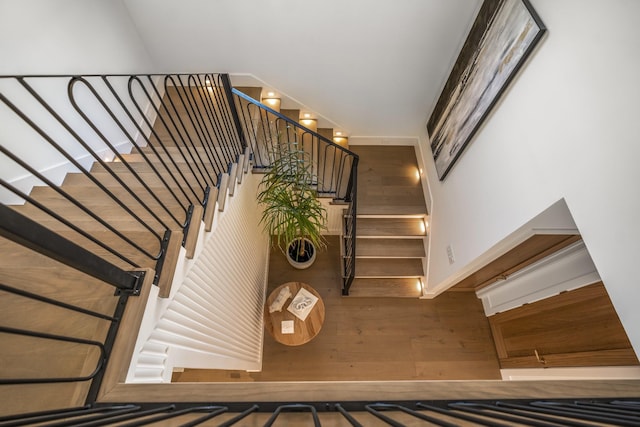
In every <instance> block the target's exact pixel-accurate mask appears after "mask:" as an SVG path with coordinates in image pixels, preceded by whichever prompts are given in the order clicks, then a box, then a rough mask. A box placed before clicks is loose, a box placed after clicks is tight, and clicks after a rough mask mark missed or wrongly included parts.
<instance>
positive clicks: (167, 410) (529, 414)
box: [0, 400, 640, 427]
mask: <svg viewBox="0 0 640 427" xmlns="http://www.w3.org/2000/svg"><path fill="white" fill-rule="evenodd" d="M545 406H553V407H556V408H557V409H556V410H554V411H553V413H552V414H551V415H548V414H550V413H549V412H548V411H545V410H541V409H540V408H541V407H545ZM514 408H515V409H514ZM291 412H299V413H300V412H302V413H304V412H306V413H308V417H306V421H303V419H304V418H303V417H299V416H296V418H295V421H294V422H295V423H296V425H302V424H300V423H302V422H304V425H314V426H321V425H322V421H323V415H324V414H340V415H342V417H343V418H344V420H345V421H346V422H347V423H348V424H349V425H352V426H356V427H361V426H365V425H367V424H370V423H371V422H372V419H371V417H375V418H377V419H378V420H380V421H382V422H384V423H385V424H387V425H390V426H394V427H403V426H405V425H407V424H410V425H418V424H417V423H425V425H438V426H445V427H455V426H458V425H461V424H463V423H464V425H481V426H495V427H501V426H508V425H522V426H540V427H542V426H548V427H554V426H583V427H588V426H591V425H594V423H596V424H597V425H601V426H637V425H639V424H640V402H638V401H637V400H600V401H597V400H588V401H580V400H578V401H574V400H572V401H569V400H563V401H557V400H556V401H551V400H548V401H531V400H503V401H480V400H476V401H429V402H421V401H403V402H310V403H278V402H269V403H257V404H251V405H250V406H247V405H246V404H230V403H224V404H215V403H206V404H203V403H188V404H184V403H173V404H167V403H155V404H148V403H147V404H144V403H135V404H109V405H101V406H98V407H91V406H86V407H79V408H69V409H65V410H59V411H45V412H38V413H32V414H22V415H14V416H6V417H0V427H9V426H18V425H31V424H37V423H43V422H49V423H54V422H62V420H64V422H65V424H64V425H74V426H84V425H87V426H89V425H111V424H115V423H122V424H118V425H127V426H134V425H136V426H141V425H151V424H154V423H159V422H167V423H171V425H181V426H197V425H201V424H204V423H206V422H208V421H210V420H213V421H217V422H218V423H217V424H216V425H219V426H225V427H226V426H233V425H243V424H247V422H249V423H251V424H252V425H253V424H254V423H256V422H257V421H256V419H252V416H254V415H255V414H259V413H262V414H271V415H270V417H269V419H268V420H267V421H266V423H265V424H264V425H265V426H270V425H273V423H274V422H275V421H276V419H278V417H282V418H286V417H287V414H288V413H291ZM225 415H226V417H225V418H226V419H225V421H222V417H223V416H225ZM230 415H232V416H233V415H234V416H233V417H232V418H229V416H230ZM217 417H221V418H220V419H217ZM289 420H293V419H292V418H289ZM220 421H222V422H221V423H220ZM283 421H284V422H287V419H284V420H283ZM335 422H336V419H335V417H332V418H331V422H330V423H329V424H331V425H334V424H335ZM54 425H57V424H54ZM207 425H209V424H207Z"/></svg>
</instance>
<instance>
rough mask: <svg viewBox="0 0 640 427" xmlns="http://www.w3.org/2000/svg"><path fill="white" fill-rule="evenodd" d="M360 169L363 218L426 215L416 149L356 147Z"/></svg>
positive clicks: (360, 204)
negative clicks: (371, 216) (365, 216)
mask: <svg viewBox="0 0 640 427" xmlns="http://www.w3.org/2000/svg"><path fill="white" fill-rule="evenodd" d="M349 149H350V150H352V151H353V152H355V153H356V154H358V155H359V156H360V163H359V165H358V214H359V215H371V214H375V215H381V214H383V215H424V214H426V213H427V208H426V207H425V202H424V193H423V191H422V184H421V183H420V179H419V175H416V173H417V172H418V162H417V160H416V154H415V149H414V147H412V146H389V145H352V146H350V147H349Z"/></svg>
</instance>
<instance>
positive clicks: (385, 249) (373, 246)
mask: <svg viewBox="0 0 640 427" xmlns="http://www.w3.org/2000/svg"><path fill="white" fill-rule="evenodd" d="M424 256H425V252H424V243H423V241H422V239H375V238H372V239H358V241H357V242H356V257H358V258H360V257H372V258H421V257H424Z"/></svg>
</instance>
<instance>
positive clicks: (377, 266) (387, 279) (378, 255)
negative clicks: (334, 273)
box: [349, 145, 427, 298]
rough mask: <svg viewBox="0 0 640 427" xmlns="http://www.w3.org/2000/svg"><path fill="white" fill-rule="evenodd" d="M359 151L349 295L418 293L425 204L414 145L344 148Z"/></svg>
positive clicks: (422, 249)
mask: <svg viewBox="0 0 640 427" xmlns="http://www.w3.org/2000/svg"><path fill="white" fill-rule="evenodd" d="M350 149H351V150H352V151H354V152H355V153H356V154H358V156H360V167H359V169H358V214H357V225H356V236H357V244H356V271H355V279H354V281H353V284H352V286H351V290H350V293H349V295H351V296H356V297H406V298H417V297H420V296H421V295H422V281H423V280H424V267H423V266H424V264H425V256H426V254H425V238H426V235H427V233H426V230H427V209H426V205H425V202H424V194H423V191H422V184H421V179H420V178H421V177H420V171H419V169H418V165H417V160H416V156H415V150H414V148H413V147H409V146H359V145H355V146H354V145H352V146H351V147H350Z"/></svg>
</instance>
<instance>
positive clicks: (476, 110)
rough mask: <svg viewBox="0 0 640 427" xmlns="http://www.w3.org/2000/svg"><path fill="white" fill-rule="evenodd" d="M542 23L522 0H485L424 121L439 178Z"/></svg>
mask: <svg viewBox="0 0 640 427" xmlns="http://www.w3.org/2000/svg"><path fill="white" fill-rule="evenodd" d="M545 31H546V28H545V26H544V24H543V23H542V21H541V20H540V18H539V17H538V15H537V14H536V12H535V11H534V10H533V8H532V7H531V5H530V4H529V2H528V1H527V0H485V1H484V3H483V4H482V6H481V7H480V11H479V12H478V16H477V17H476V19H475V21H474V23H473V26H472V28H471V31H470V32H469V35H468V36H467V39H466V40H465V43H464V45H463V47H462V50H461V51H460V54H459V55H458V59H457V60H456V62H455V64H454V66H453V69H452V71H451V74H450V75H449V78H448V79H447V82H446V84H445V86H444V89H443V90H442V93H441V94H440V97H439V98H438V101H437V103H436V106H435V108H434V110H433V113H432V114H431V117H430V118H429V121H428V122H427V130H428V131H429V137H430V142H431V151H432V153H433V158H434V161H435V164H436V170H437V172H438V178H439V179H440V180H441V181H442V180H443V179H444V178H445V177H446V176H447V174H448V173H449V171H450V170H451V168H452V166H453V165H454V163H455V162H456V160H457V159H458V158H459V157H460V155H461V154H462V151H463V150H464V149H465V147H466V146H467V145H469V143H470V142H471V140H472V139H473V136H474V134H475V133H476V131H477V130H478V128H479V127H480V125H481V124H482V122H483V121H484V119H485V118H486V117H487V115H488V114H489V112H490V111H491V109H492V107H493V106H494V105H495V104H496V102H497V101H498V99H500V96H501V94H502V93H503V92H504V90H505V89H506V88H507V86H508V85H509V83H510V82H511V80H513V78H514V76H515V75H516V74H517V72H518V70H519V69H520V68H521V67H522V65H523V64H524V62H525V60H526V59H527V57H528V56H529V54H530V53H531V51H532V50H533V48H534V47H535V45H536V44H537V42H538V41H539V40H540V38H541V37H542V35H543V34H544V32H545Z"/></svg>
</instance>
